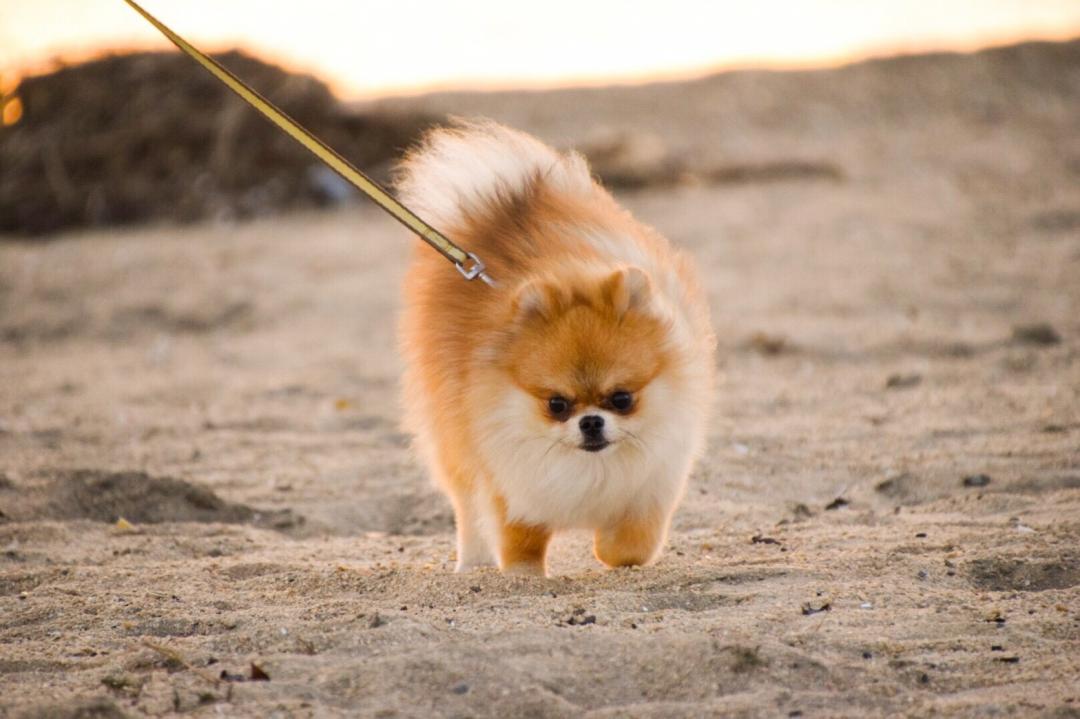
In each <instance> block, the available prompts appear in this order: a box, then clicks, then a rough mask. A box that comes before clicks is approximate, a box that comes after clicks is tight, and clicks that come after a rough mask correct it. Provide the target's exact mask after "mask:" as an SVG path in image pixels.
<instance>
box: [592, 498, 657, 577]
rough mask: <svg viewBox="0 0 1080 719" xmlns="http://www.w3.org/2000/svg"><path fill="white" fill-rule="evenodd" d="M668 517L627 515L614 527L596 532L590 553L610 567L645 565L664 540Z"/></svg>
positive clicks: (652, 514) (652, 512)
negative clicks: (592, 552)
mask: <svg viewBox="0 0 1080 719" xmlns="http://www.w3.org/2000/svg"><path fill="white" fill-rule="evenodd" d="M669 522H670V514H669V513H665V512H662V511H659V510H653V511H649V512H645V513H641V514H629V515H627V516H625V517H623V518H622V519H621V520H619V521H618V522H616V523H615V524H613V525H611V526H608V527H602V528H600V529H598V530H596V536H595V539H594V542H593V550H594V552H595V553H596V558H597V559H599V560H600V561H601V562H603V563H604V564H606V565H608V566H609V567H629V566H632V565H636V564H648V563H649V562H651V561H652V560H653V559H655V558H656V555H657V554H658V553H659V552H660V548H661V546H663V544H664V540H665V539H666V538H667V530H668V524H669Z"/></svg>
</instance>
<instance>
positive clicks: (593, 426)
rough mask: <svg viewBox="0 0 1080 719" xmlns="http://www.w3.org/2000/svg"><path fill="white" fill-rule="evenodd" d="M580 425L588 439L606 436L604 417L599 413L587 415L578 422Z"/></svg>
mask: <svg viewBox="0 0 1080 719" xmlns="http://www.w3.org/2000/svg"><path fill="white" fill-rule="evenodd" d="M578 427H580V428H581V433H582V434H583V435H585V438H586V439H600V438H601V437H603V436H604V418H603V417H601V416H599V415H595V414H587V415H585V416H584V417H582V418H581V421H580V422H578Z"/></svg>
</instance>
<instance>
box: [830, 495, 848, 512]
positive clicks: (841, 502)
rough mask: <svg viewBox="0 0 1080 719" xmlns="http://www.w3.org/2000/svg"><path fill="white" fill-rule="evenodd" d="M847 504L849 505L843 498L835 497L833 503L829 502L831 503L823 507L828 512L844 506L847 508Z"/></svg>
mask: <svg viewBox="0 0 1080 719" xmlns="http://www.w3.org/2000/svg"><path fill="white" fill-rule="evenodd" d="M849 504H851V502H849V501H847V500H846V499H844V498H843V497H837V498H836V499H834V500H833V501H831V502H829V503H828V504H826V505H825V509H828V510H832V509H840V508H841V507H846V506H848V505H849Z"/></svg>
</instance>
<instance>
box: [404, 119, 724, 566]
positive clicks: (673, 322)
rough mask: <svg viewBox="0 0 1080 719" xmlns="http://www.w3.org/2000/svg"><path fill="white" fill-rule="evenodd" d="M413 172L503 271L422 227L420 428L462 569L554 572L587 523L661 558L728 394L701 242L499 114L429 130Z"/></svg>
mask: <svg viewBox="0 0 1080 719" xmlns="http://www.w3.org/2000/svg"><path fill="white" fill-rule="evenodd" d="M397 180H398V181H397V185H398V189H399V191H400V194H401V196H402V199H403V200H404V202H405V203H406V204H407V205H409V206H410V207H412V208H413V209H414V210H416V211H417V212H418V213H419V214H420V215H421V216H422V217H424V218H426V220H427V221H428V222H430V223H431V224H432V225H434V226H435V227H438V228H439V229H440V230H441V231H442V232H444V233H446V235H447V236H448V237H450V238H451V239H453V240H454V241H455V242H457V243H458V244H460V245H461V246H462V247H464V248H465V249H467V250H470V251H471V252H473V253H475V254H476V255H478V256H479V257H480V258H481V259H483V261H484V262H485V263H486V264H487V267H488V270H489V272H490V274H491V275H492V276H493V277H494V278H495V279H496V280H497V282H498V285H497V287H494V288H492V287H489V286H487V285H485V284H482V283H480V282H466V281H464V280H462V278H461V276H460V275H459V274H458V273H457V272H454V270H453V268H452V267H448V266H447V264H446V260H445V259H444V258H442V257H441V256H439V255H438V254H437V253H435V252H432V251H431V250H430V248H427V247H422V246H419V245H418V248H419V249H418V251H417V252H416V255H415V257H414V259H413V260H412V264H411V267H410V268H409V271H408V275H407V277H406V282H405V308H404V315H403V321H402V327H401V340H402V348H403V352H404V356H405V359H406V364H407V368H406V374H405V378H404V402H405V410H406V412H405V414H406V418H405V423H406V429H407V430H408V431H409V432H410V433H411V434H413V435H414V436H415V439H416V446H417V447H418V449H419V451H420V453H421V455H422V458H423V460H424V461H425V463H426V464H427V466H428V468H429V469H430V471H431V474H432V475H433V477H434V480H435V482H436V483H437V484H438V486H440V487H441V488H442V489H443V490H444V491H445V492H446V494H447V496H448V497H449V499H450V501H451V503H452V504H453V507H454V515H455V519H456V524H457V570H458V571H465V570H468V569H470V568H473V567H478V566H484V565H491V564H493V563H497V565H498V566H499V568H500V569H501V570H502V571H503V572H506V573H514V574H532V575H541V576H544V575H546V572H547V564H546V553H547V547H548V542H549V540H550V539H551V536H552V533H553V532H555V531H557V530H563V529H574V528H577V529H582V528H583V529H589V530H592V531H593V532H594V533H595V543H594V547H595V553H596V557H597V558H598V559H599V560H600V561H601V562H603V563H604V564H606V565H608V566H611V567H620V566H627V565H635V564H647V563H649V562H651V561H652V560H653V559H655V558H656V556H657V554H658V553H659V551H660V549H661V547H662V546H663V544H664V542H665V540H666V536H667V531H668V526H669V524H670V522H671V517H672V514H673V512H674V510H675V507H676V505H677V504H678V502H679V500H680V498H681V496H682V494H683V491H684V488H685V486H686V480H687V476H688V475H689V473H690V470H691V466H692V465H693V463H694V461H695V459H696V458H697V457H698V456H699V455H700V454H701V452H702V449H703V445H704V438H705V425H706V419H707V415H708V410H709V405H710V401H711V397H712V385H713V366H714V359H713V354H714V345H715V339H714V336H713V331H712V326H711V323H710V320H709V310H708V304H707V302H706V300H705V296H704V294H703V292H702V290H701V287H700V285H699V282H698V280H697V277H696V276H695V272H694V270H693V268H692V267H691V264H690V261H689V259H688V258H687V257H686V256H685V255H683V254H681V253H680V252H678V251H676V250H674V249H672V247H671V246H670V245H669V244H668V242H667V240H665V239H664V238H663V237H661V236H660V235H659V234H658V233H657V232H656V231H654V230H652V229H650V228H649V227H646V226H644V225H642V224H640V223H639V222H637V221H635V220H634V219H633V218H632V217H631V216H630V214H629V213H628V212H626V211H625V210H623V209H621V208H620V207H619V206H618V205H617V204H616V202H615V200H614V199H613V198H612V197H611V195H610V194H608V193H607V192H606V191H605V190H604V189H603V188H602V187H601V186H600V185H599V184H597V183H596V182H595V181H594V180H593V178H592V176H591V174H590V172H589V168H588V165H587V164H586V162H585V160H584V159H583V158H582V157H581V156H580V155H578V154H575V153H567V154H563V153H559V152H556V151H555V150H553V149H551V148H549V147H547V146H546V145H544V144H542V143H541V142H539V141H538V140H536V139H534V138H532V137H530V136H528V135H525V134H523V133H520V132H517V131H515V130H511V129H509V128H506V127H503V126H501V125H498V124H496V123H493V122H487V121H477V122H464V121H458V122H457V123H456V124H455V125H453V126H452V127H450V128H445V129H439V130H435V131H433V132H431V133H430V134H429V135H428V136H427V137H426V139H425V140H424V141H423V142H422V143H421V144H420V145H419V147H418V148H417V149H415V150H414V151H412V152H411V153H409V154H408V155H407V156H406V159H405V160H404V162H403V163H402V166H401V167H400V168H399V172H398V178H397Z"/></svg>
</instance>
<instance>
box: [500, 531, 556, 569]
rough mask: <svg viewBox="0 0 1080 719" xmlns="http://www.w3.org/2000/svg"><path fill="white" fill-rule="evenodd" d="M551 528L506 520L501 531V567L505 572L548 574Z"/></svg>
mask: <svg viewBox="0 0 1080 719" xmlns="http://www.w3.org/2000/svg"><path fill="white" fill-rule="evenodd" d="M550 541H551V530H550V529H548V528H547V527H545V526H542V525H537V524H521V523H519V522H504V523H503V524H502V527H501V528H500V531H499V568H500V569H502V571H503V572H504V573H505V574H525V575H530V576H535V577H545V576H547V547H548V542H550Z"/></svg>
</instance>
